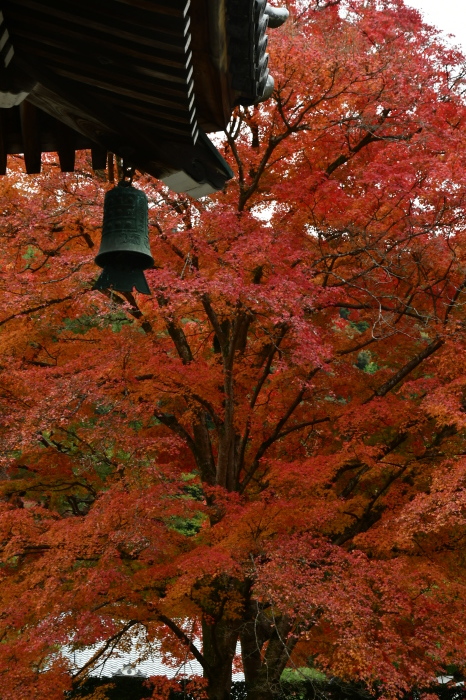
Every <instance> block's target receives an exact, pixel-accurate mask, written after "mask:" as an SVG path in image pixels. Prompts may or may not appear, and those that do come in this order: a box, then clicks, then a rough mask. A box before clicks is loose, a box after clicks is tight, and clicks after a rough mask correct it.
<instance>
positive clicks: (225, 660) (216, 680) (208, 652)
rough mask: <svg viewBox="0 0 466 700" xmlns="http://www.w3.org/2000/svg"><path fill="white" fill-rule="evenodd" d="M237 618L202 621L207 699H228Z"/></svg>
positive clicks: (237, 626) (236, 632)
mask: <svg viewBox="0 0 466 700" xmlns="http://www.w3.org/2000/svg"><path fill="white" fill-rule="evenodd" d="M238 629H239V625H238V620H220V621H218V622H215V621H211V620H205V619H204V620H203V621H202V640H203V652H202V655H203V657H204V659H205V663H206V666H205V668H204V678H206V679H207V681H208V687H207V696H208V698H209V700H229V698H230V696H231V675H232V666H233V658H234V656H235V651H236V643H237V641H238Z"/></svg>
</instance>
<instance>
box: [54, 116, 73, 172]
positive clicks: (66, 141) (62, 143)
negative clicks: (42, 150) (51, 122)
mask: <svg viewBox="0 0 466 700" xmlns="http://www.w3.org/2000/svg"><path fill="white" fill-rule="evenodd" d="M55 123H56V127H55V129H56V132H55V133H56V135H57V151H58V159H59V161H60V168H61V171H62V172H63V173H72V172H73V171H74V164H75V160H76V151H75V142H76V136H75V134H76V132H75V131H73V129H70V127H69V126H66V124H63V122H59V121H56V120H55Z"/></svg>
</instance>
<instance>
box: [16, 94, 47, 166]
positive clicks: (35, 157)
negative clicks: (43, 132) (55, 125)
mask: <svg viewBox="0 0 466 700" xmlns="http://www.w3.org/2000/svg"><path fill="white" fill-rule="evenodd" d="M19 113H20V117H21V134H22V137H23V148H24V162H25V165H26V172H27V173H28V175H36V174H37V173H40V170H41V165H42V163H41V150H40V144H39V137H38V123H37V109H36V107H35V106H34V105H33V104H31V103H30V102H28V101H27V100H25V101H24V102H22V103H21V104H20V106H19Z"/></svg>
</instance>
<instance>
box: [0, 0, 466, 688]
mask: <svg viewBox="0 0 466 700" xmlns="http://www.w3.org/2000/svg"><path fill="white" fill-rule="evenodd" d="M292 9H293V16H292V19H291V20H290V21H289V23H287V25H285V26H284V27H283V28H282V29H281V30H279V31H277V32H275V33H274V43H273V46H272V49H271V50H272V51H273V62H274V70H275V74H276V89H275V92H274V96H273V98H272V100H271V101H270V102H269V103H268V104H265V105H260V106H258V107H251V108H247V109H246V108H245V109H239V110H238V112H237V114H236V116H235V117H234V119H233V121H232V123H231V125H230V127H229V130H228V133H227V134H226V138H225V142H224V146H223V148H224V152H225V155H226V157H227V158H229V159H230V161H231V162H232V165H233V167H234V168H235V169H236V173H237V177H236V179H235V180H234V181H233V182H232V183H230V184H229V185H228V187H227V189H226V191H225V192H223V193H220V194H219V195H217V196H215V197H213V198H211V199H204V200H202V201H200V202H194V201H192V200H189V199H188V198H185V197H183V196H175V195H173V194H171V193H169V192H168V191H167V190H166V189H164V188H163V187H162V186H161V185H160V184H159V183H156V182H154V181H152V180H150V179H149V178H146V177H144V176H140V177H139V178H138V179H137V182H136V186H137V187H141V188H143V189H144V190H145V191H146V193H147V195H148V197H149V201H150V223H151V243H152V248H153V254H154V258H155V260H156V266H155V268H154V270H152V271H149V272H148V273H147V277H148V280H149V284H150V287H151V289H152V291H153V294H152V296H151V297H142V296H137V295H133V294H120V293H108V294H107V295H103V294H102V293H100V292H97V291H93V289H92V285H93V282H94V280H95V278H96V276H97V274H98V270H97V269H96V268H95V266H94V264H93V257H94V255H95V253H96V250H97V246H98V239H99V231H100V222H101V211H102V202H103V196H104V192H105V191H106V190H107V189H108V188H109V187H110V186H111V185H110V184H109V183H107V182H106V181H105V179H104V178H103V177H102V178H99V176H98V174H94V175H91V174H90V171H89V169H88V165H87V162H86V161H85V159H83V161H82V163H81V168H80V170H78V171H77V172H76V173H74V174H68V175H63V174H60V173H59V172H58V167H57V165H56V163H55V162H54V160H53V158H52V159H51V160H50V162H49V164H48V166H47V168H46V170H45V172H44V174H43V175H41V176H40V177H37V178H34V179H32V178H29V177H26V176H23V175H21V174H20V168H19V167H18V163H17V161H16V160H15V159H13V160H12V162H11V163H10V166H11V168H10V174H9V176H8V177H7V178H3V179H2V180H1V181H0V203H1V207H2V211H3V219H2V221H3V225H2V228H1V236H2V238H3V241H2V249H1V253H0V286H1V297H0V304H1V307H0V347H1V351H2V360H1V368H0V399H1V436H2V445H3V450H2V457H1V470H2V480H1V481H0V494H1V501H0V551H1V568H0V616H1V621H2V624H1V632H0V638H1V644H0V678H1V681H0V683H1V695H2V700H18V698H30V697H35V698H37V699H38V700H40V699H41V698H44V700H45V698H47V700H55V699H57V700H58V698H62V697H63V692H64V691H65V690H66V689H69V688H70V687H71V685H72V684H74V685H75V686H76V685H78V684H79V682H80V680H82V679H83V678H84V677H85V676H86V674H87V673H88V672H89V671H90V670H91V667H92V663H90V664H88V665H86V667H84V668H83V669H81V670H80V671H78V672H75V675H74V676H73V678H71V677H70V675H69V673H68V671H67V666H68V665H69V661H68V660H67V657H66V655H64V654H63V649H64V648H82V647H85V646H90V645H94V644H100V645H101V646H100V647H99V649H100V650H99V651H97V652H96V657H95V659H94V661H95V662H97V661H99V659H101V658H102V657H104V656H105V655H106V654H111V653H113V652H114V651H115V650H118V649H125V648H128V645H130V644H131V639H132V637H133V636H134V634H136V632H138V633H141V631H143V632H144V634H145V635H146V640H147V644H148V645H150V644H152V642H154V641H157V640H162V644H163V647H162V648H163V652H164V653H165V654H167V655H172V656H173V655H174V656H176V657H179V658H184V657H185V656H186V654H193V655H194V656H195V657H196V658H197V660H198V661H199V662H200V663H201V664H202V666H203V668H204V676H205V679H206V683H207V693H208V696H209V698H210V699H211V700H223V699H224V698H225V697H226V696H227V695H228V692H229V687H230V683H231V671H232V664H233V660H234V656H235V650H236V645H237V642H238V640H239V641H240V642H241V646H242V654H243V667H244V671H245V676H246V682H247V684H248V692H249V697H250V699H251V700H268V699H269V698H271V697H272V696H273V694H274V693H275V692H276V690H277V688H278V684H279V679H280V674H281V672H282V670H283V668H284V667H285V666H286V665H290V664H291V665H293V664H297V665H304V664H308V663H313V664H316V665H317V666H319V667H321V668H323V669H329V671H330V673H332V674H333V675H338V676H340V677H342V678H346V679H361V680H364V681H366V682H367V683H368V684H369V685H373V684H382V685H383V687H384V692H386V694H387V695H394V694H396V693H397V692H401V691H403V690H406V689H407V688H409V687H412V686H413V685H415V684H418V685H425V684H426V683H428V682H429V681H430V680H431V679H432V678H433V677H434V676H435V674H436V673H438V672H439V671H441V670H442V669H443V668H445V666H446V665H447V664H450V663H456V664H458V665H459V666H463V665H464V661H465V658H466V656H465V654H466V649H465V641H464V640H465V628H464V624H465V623H464V620H465V615H464V608H465V600H466V596H465V594H466V591H465V586H464V573H465V561H464V538H465V535H466V521H465V510H466V491H465V478H466V462H465V457H464V455H465V449H466V444H465V438H464V427H465V421H466V418H465V416H466V413H465V411H466V373H465V360H464V358H465V340H466V338H465V328H466V327H465V314H464V303H465V295H464V290H465V286H466V256H465V253H466V250H465V247H466V238H465V225H466V215H465V201H466V150H465V144H466V120H465V117H466V106H465V103H464V98H463V92H464V89H465V73H464V65H463V58H462V57H461V56H460V55H459V54H458V53H457V52H455V51H454V50H453V49H450V48H447V47H445V46H444V45H443V44H442V43H441V41H440V40H439V38H438V36H437V35H436V33H435V31H434V30H433V29H432V28H430V27H427V26H425V25H424V24H422V22H421V20H420V17H419V15H418V14H417V12H416V11H414V10H411V9H408V8H406V7H405V6H404V5H403V3H402V2H401V0H393V1H389V0H365V1H363V0H347V1H346V2H344V3H343V2H328V3H321V2H316V3H313V4H312V6H308V4H307V3H300V2H296V4H295V6H294V7H293V8H292ZM200 638H201V639H202V647H199V646H197V642H196V640H198V639H200ZM141 653H143V651H142V652H141ZM166 685H167V684H164V683H160V679H159V681H158V684H156V687H155V689H154V693H155V696H158V695H160V693H162V692H163V691H164V688H165V686H166ZM167 687H168V686H167Z"/></svg>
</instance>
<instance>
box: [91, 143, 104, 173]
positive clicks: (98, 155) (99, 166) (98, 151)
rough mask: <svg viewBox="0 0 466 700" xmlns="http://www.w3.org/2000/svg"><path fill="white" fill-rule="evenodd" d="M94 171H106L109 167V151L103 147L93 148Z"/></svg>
mask: <svg viewBox="0 0 466 700" xmlns="http://www.w3.org/2000/svg"><path fill="white" fill-rule="evenodd" d="M91 158H92V169H93V170H105V168H106V167H107V149H106V148H103V147H102V146H92V148H91Z"/></svg>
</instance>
